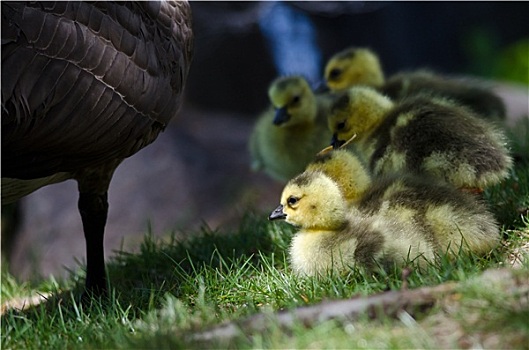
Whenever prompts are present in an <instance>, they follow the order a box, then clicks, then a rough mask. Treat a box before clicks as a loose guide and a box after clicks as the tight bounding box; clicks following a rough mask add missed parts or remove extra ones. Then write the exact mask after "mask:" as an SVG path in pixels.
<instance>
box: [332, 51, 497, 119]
mask: <svg viewBox="0 0 529 350" xmlns="http://www.w3.org/2000/svg"><path fill="white" fill-rule="evenodd" d="M324 78H325V82H326V84H327V86H328V87H329V88H330V89H331V90H332V91H343V90H346V89H348V88H350V87H352V86H357V85H364V86H370V87H373V88H376V89H377V90H378V91H380V92H381V93H382V94H384V95H387V96H388V97H390V98H391V99H393V100H400V99H403V98H406V97H409V96H413V95H417V94H420V93H425V92H427V93H430V94H435V95H438V96H442V97H448V98H450V99H452V100H454V101H456V102H457V103H459V104H462V105H464V106H467V107H468V108H470V109H472V110H473V111H474V112H476V114H477V115H478V116H479V117H482V118H485V119H487V120H493V121H503V120H505V104H504V103H503V101H502V99H501V98H500V97H499V96H498V95H496V94H495V93H494V92H492V91H491V90H490V89H488V88H487V87H486V86H484V84H483V83H478V82H476V81H471V80H469V79H464V80H463V79H457V78H449V77H447V76H443V75H439V74H435V73H433V72H431V71H428V70H417V71H411V72H400V73H397V74H395V75H393V76H391V77H389V78H388V79H387V80H385V78H384V73H383V70H382V66H381V64H380V60H379V58H378V56H377V54H376V53H375V52H373V51H372V50H370V49H367V48H356V47H350V48H347V49H345V50H343V51H340V52H338V53H337V54H335V55H334V56H332V57H331V58H330V59H329V61H328V63H327V64H326V66H325V72H324Z"/></svg>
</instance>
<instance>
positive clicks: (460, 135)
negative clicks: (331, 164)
mask: <svg viewBox="0 0 529 350" xmlns="http://www.w3.org/2000/svg"><path fill="white" fill-rule="evenodd" d="M328 122H329V128H330V129H331V130H332V132H333V139H332V143H333V145H334V146H335V148H336V147H339V146H340V145H341V144H343V142H345V141H346V140H349V139H350V138H351V137H352V136H353V135H356V138H355V139H354V140H353V141H352V143H353V144H354V145H355V147H356V150H357V151H358V153H359V155H360V156H361V158H362V161H363V162H365V163H366V164H367V165H368V168H369V170H370V171H371V172H372V173H373V174H375V175H380V174H389V173H394V172H400V171H402V172H410V173H413V174H428V175H431V176H433V177H435V178H437V179H440V180H443V181H446V182H448V183H451V184H453V185H454V186H456V187H458V188H466V189H478V190H481V189H483V188H486V187H488V186H491V185H493V184H496V183H498V182H500V181H501V180H503V179H505V178H506V177H507V176H508V175H509V169H510V168H511V167H512V158H511V156H510V154H509V150H508V148H507V141H506V137H505V135H504V133H503V132H502V131H501V130H500V129H499V128H497V127H496V126H495V125H494V124H492V123H489V122H487V121H485V120H482V119H480V118H477V117H476V116H475V114H474V113H472V112H471V111H470V110H469V109H467V108H465V107H462V106H459V105H457V104H455V103H453V102H451V101H450V100H447V99H444V98H439V97H435V96H426V95H417V96H411V97H409V98H407V99H404V100H402V101H400V102H396V103H394V102H392V101H391V100H390V99H389V98H387V97H386V96H384V95H382V94H380V93H379V92H377V91H375V90H373V89H371V88H368V87H360V86H358V87H353V88H350V89H349V90H347V91H346V92H344V93H343V94H342V95H341V96H340V97H338V98H337V99H336V100H335V102H334V103H333V105H332V107H331V110H330V113H329V118H328Z"/></svg>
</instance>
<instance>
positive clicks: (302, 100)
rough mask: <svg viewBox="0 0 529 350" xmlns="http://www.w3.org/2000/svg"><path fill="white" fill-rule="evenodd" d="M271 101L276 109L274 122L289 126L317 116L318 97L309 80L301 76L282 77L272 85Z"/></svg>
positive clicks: (278, 124) (269, 91)
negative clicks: (316, 97) (315, 95)
mask: <svg viewBox="0 0 529 350" xmlns="http://www.w3.org/2000/svg"><path fill="white" fill-rule="evenodd" d="M268 96H269V98H270V102H271V103H272V105H273V106H274V108H275V110H276V114H275V117H274V121H273V123H274V124H275V125H277V126H281V127H288V126H291V125H296V124H302V123H306V122H310V121H312V120H313V119H314V118H315V117H316V109H317V107H316V99H315V97H314V93H313V92H312V90H311V88H310V86H309V84H308V82H307V81H306V80H305V79H304V78H302V77H299V76H292V77H281V78H278V79H276V80H275V81H274V82H272V84H271V85H270V88H269V90H268Z"/></svg>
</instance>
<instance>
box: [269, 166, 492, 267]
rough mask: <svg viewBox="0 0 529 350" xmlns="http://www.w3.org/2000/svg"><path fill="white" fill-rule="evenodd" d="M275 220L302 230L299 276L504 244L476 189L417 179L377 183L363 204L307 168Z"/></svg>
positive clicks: (294, 254)
mask: <svg viewBox="0 0 529 350" xmlns="http://www.w3.org/2000/svg"><path fill="white" fill-rule="evenodd" d="M280 203H281V204H280V205H279V206H278V207H277V208H276V209H275V210H274V211H273V212H272V213H271V214H270V217H269V219H270V220H279V219H282V220H285V221H286V222H288V223H289V224H292V225H294V226H296V227H299V231H298V232H297V233H296V235H295V236H294V238H293V240H292V243H291V247H290V251H289V253H290V262H291V266H292V269H293V271H294V273H296V274H298V275H308V276H318V275H325V274H327V273H329V271H331V270H332V271H335V272H338V273H342V272H346V271H348V270H349V269H350V268H351V267H353V266H358V267H362V268H368V269H370V268H373V267H375V266H386V265H387V264H388V263H389V264H392V263H397V264H400V265H403V264H405V263H406V262H408V261H411V260H415V259H417V260H416V261H417V262H418V263H419V265H424V264H425V263H426V261H433V260H435V257H436V256H437V255H436V254H437V253H438V252H441V253H443V252H446V253H448V254H449V255H450V256H453V255H455V254H457V253H458V251H459V249H461V250H463V251H471V252H474V253H485V252H488V251H489V250H490V249H492V248H494V247H495V246H496V245H497V242H498V236H499V235H498V226H497V223H496V222H495V220H494V218H493V217H492V215H490V214H489V213H488V212H487V211H486V209H485V207H484V206H483V205H481V204H480V203H479V202H476V201H475V200H474V198H473V197H472V196H471V195H470V194H465V193H461V192H459V191H456V190H454V189H453V188H451V187H449V186H442V185H432V184H431V182H427V181H424V180H421V179H418V178H407V177H403V178H391V179H390V178H387V179H384V180H382V179H380V180H377V181H376V183H373V187H372V188H370V189H369V190H368V191H366V193H365V194H364V195H363V196H362V199H361V201H360V202H358V204H356V205H352V206H351V205H348V203H347V202H346V200H345V198H344V197H343V195H342V191H341V190H340V188H339V186H338V185H337V184H336V183H335V182H334V181H333V180H331V179H330V178H329V177H328V176H326V175H325V174H323V173H322V172H320V171H306V172H304V173H302V174H300V175H298V176H297V177H295V178H294V179H292V180H291V181H289V182H288V183H287V185H286V186H285V188H284V190H283V193H282V195H281V202H280Z"/></svg>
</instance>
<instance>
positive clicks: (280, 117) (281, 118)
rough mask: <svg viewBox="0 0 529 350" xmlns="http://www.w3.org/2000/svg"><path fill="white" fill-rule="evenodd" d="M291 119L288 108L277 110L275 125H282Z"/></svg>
mask: <svg viewBox="0 0 529 350" xmlns="http://www.w3.org/2000/svg"><path fill="white" fill-rule="evenodd" d="M289 119H290V114H288V112H287V108H286V107H281V108H276V115H275V117H274V125H281V124H283V123H284V122H286V121H288V120H289Z"/></svg>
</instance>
